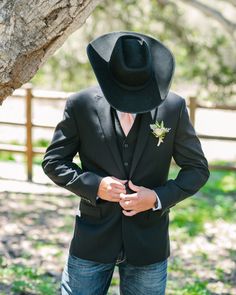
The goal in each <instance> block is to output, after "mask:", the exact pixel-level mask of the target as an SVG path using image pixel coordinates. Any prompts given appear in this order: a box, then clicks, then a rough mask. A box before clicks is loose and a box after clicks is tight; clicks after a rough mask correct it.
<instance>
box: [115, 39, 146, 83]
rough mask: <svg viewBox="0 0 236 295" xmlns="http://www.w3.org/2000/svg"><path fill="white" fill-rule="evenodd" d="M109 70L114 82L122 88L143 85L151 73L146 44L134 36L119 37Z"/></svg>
mask: <svg viewBox="0 0 236 295" xmlns="http://www.w3.org/2000/svg"><path fill="white" fill-rule="evenodd" d="M109 68H110V72H111V74H112V76H113V78H114V80H115V81H116V82H118V83H120V84H122V85H123V86H128V87H137V86H138V87H140V86H142V85H145V84H146V82H148V81H149V78H150V75H151V73H152V67H151V54H150V51H149V48H148V45H147V43H146V42H145V41H144V40H143V39H141V38H139V37H136V36H132V35H131V36H121V37H120V38H118V40H117V42H116V43H115V46H114V48H113V51H112V54H111V58H110V61H109Z"/></svg>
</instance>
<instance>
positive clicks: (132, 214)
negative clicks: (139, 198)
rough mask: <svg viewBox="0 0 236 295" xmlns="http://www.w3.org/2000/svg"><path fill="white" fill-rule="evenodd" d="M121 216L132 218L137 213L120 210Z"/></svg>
mask: <svg viewBox="0 0 236 295" xmlns="http://www.w3.org/2000/svg"><path fill="white" fill-rule="evenodd" d="M122 212H123V214H124V215H125V216H134V215H135V214H137V213H138V212H137V211H135V210H131V211H125V210H122Z"/></svg>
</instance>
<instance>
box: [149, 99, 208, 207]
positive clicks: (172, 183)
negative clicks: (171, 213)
mask: <svg viewBox="0 0 236 295" xmlns="http://www.w3.org/2000/svg"><path fill="white" fill-rule="evenodd" d="M173 158H174V160H175V162H176V164H177V165H178V166H179V167H181V169H180V171H179V173H178V175H177V177H176V179H174V180H173V179H170V180H168V181H167V182H166V184H165V185H163V186H160V187H156V188H155V189H154V190H155V192H156V193H157V195H158V197H159V199H160V201H161V205H162V210H163V212H164V211H166V210H167V209H169V208H170V207H172V206H174V205H176V204H177V203H178V202H180V201H182V200H184V199H185V198H187V197H189V196H191V195H193V194H195V193H196V192H197V191H198V190H199V189H200V188H201V187H202V186H203V185H204V184H205V183H206V181H207V179H208V178H209V170H208V163H207V160H206V158H205V156H204V154H203V151H202V148H201V144H200V141H199V139H198V137H197V136H196V133H195V130H194V128H193V126H192V124H191V122H190V119H189V115H188V111H187V108H186V103H185V100H183V104H182V108H181V112H180V117H179V121H178V126H177V129H176V134H175V140H174V149H173Z"/></svg>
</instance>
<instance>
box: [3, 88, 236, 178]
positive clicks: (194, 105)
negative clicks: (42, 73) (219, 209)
mask: <svg viewBox="0 0 236 295" xmlns="http://www.w3.org/2000/svg"><path fill="white" fill-rule="evenodd" d="M69 94H70V93H64V92H58V93H57V94H56V95H55V96H53V97H52V96H47V95H46V96H45V95H35V94H34V93H33V89H32V87H31V85H28V84H27V85H26V86H25V88H24V92H21V93H19V94H13V95H12V97H17V98H22V99H25V101H26V122H12V121H0V124H2V125H9V126H21V127H25V128H26V144H25V145H24V146H19V145H12V144H3V143H2V144H0V151H6V152H12V153H22V154H25V155H26V163H27V178H28V181H32V177H33V157H34V155H36V154H44V153H45V148H40V147H33V142H32V131H33V128H45V129H50V130H51V129H54V128H55V126H53V125H49V124H48V125H43V124H36V123H34V122H32V102H33V100H34V99H41V100H46V101H65V100H66V98H67V97H68V95H69ZM188 107H189V112H190V119H191V121H192V124H193V125H195V115H196V110H197V109H198V108H201V109H218V110H228V111H229V110H230V111H236V106H235V107H234V106H227V105H202V104H199V103H198V102H197V99H196V98H195V97H190V98H189V103H188ZM198 137H199V138H201V139H208V140H224V141H235V142H236V137H230V136H213V135H205V134H198ZM210 168H211V169H223V170H234V171H236V166H226V165H210Z"/></svg>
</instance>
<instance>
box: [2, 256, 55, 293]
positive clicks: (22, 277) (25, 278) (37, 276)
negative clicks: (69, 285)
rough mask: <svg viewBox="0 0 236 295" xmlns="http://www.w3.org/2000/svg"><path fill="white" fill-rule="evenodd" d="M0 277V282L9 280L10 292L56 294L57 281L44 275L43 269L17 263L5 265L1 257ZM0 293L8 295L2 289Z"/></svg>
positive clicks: (5, 282)
mask: <svg viewBox="0 0 236 295" xmlns="http://www.w3.org/2000/svg"><path fill="white" fill-rule="evenodd" d="M0 278H1V284H6V285H8V284H9V282H11V293H10V294H44V295H56V294H58V289H59V285H58V282H56V281H55V278H52V277H49V276H47V275H45V274H44V273H43V270H41V271H40V270H39V269H35V268H32V267H26V266H24V265H19V264H12V265H6V264H5V263H4V260H3V258H2V259H1V260H0ZM0 294H1V295H3V294H4V295H9V294H8V293H4V291H3V292H1V293H0Z"/></svg>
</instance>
